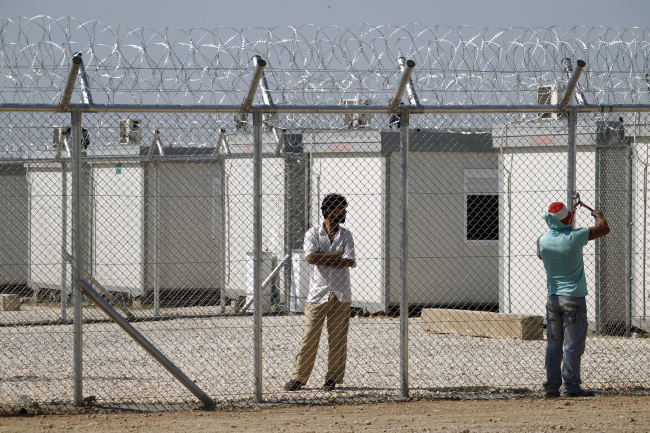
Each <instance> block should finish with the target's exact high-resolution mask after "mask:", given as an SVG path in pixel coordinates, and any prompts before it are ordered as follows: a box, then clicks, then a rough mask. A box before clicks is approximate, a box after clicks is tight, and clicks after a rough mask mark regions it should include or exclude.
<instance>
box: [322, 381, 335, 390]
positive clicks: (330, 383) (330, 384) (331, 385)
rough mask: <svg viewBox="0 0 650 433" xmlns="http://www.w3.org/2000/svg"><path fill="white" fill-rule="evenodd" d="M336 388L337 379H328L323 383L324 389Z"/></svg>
mask: <svg viewBox="0 0 650 433" xmlns="http://www.w3.org/2000/svg"><path fill="white" fill-rule="evenodd" d="M334 388H336V381H334V380H331V379H328V380H326V381H325V384H324V385H323V388H321V389H322V390H323V391H334Z"/></svg>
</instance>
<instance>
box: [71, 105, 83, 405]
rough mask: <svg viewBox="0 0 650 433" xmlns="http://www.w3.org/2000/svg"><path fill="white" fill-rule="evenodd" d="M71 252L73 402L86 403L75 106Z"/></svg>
mask: <svg viewBox="0 0 650 433" xmlns="http://www.w3.org/2000/svg"><path fill="white" fill-rule="evenodd" d="M72 132H73V137H74V144H73V147H72V255H73V257H74V262H73V266H72V275H73V278H74V281H75V284H74V287H72V305H73V351H74V352H73V363H74V367H73V369H74V405H75V406H82V405H83V391H82V390H83V383H82V377H83V375H82V361H83V360H82V350H81V349H82V347H81V345H82V335H81V333H82V326H81V325H82V319H83V317H82V314H83V312H82V302H83V299H82V298H83V296H82V294H81V290H80V289H79V286H78V285H77V283H78V282H79V270H80V269H81V264H82V260H81V242H82V241H81V238H80V234H81V227H80V226H81V141H82V140H81V112H80V110H79V108H75V110H74V111H73V112H72Z"/></svg>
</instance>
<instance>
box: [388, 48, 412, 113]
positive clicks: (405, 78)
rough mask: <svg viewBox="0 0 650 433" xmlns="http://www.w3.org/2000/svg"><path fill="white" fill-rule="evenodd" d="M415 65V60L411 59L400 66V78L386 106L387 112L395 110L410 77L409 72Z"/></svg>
mask: <svg viewBox="0 0 650 433" xmlns="http://www.w3.org/2000/svg"><path fill="white" fill-rule="evenodd" d="M414 67H415V62H414V61H413V60H407V61H406V67H404V68H402V78H400V80H399V84H398V85H397V89H395V95H393V99H392V101H391V102H390V107H389V108H388V112H389V113H394V112H396V111H397V107H398V106H399V103H400V101H401V100H402V95H403V94H404V89H406V86H407V85H408V82H409V79H410V78H411V73H412V72H413V68H414Z"/></svg>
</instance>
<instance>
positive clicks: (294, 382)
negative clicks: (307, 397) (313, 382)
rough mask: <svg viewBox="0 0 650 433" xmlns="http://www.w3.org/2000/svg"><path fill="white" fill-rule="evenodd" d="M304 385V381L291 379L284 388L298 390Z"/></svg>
mask: <svg viewBox="0 0 650 433" xmlns="http://www.w3.org/2000/svg"><path fill="white" fill-rule="evenodd" d="M303 386H304V383H302V382H300V381H298V380H290V381H289V382H287V383H285V384H284V390H285V391H298V390H299V389H302V387H303Z"/></svg>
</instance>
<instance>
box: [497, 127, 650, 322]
mask: <svg viewBox="0 0 650 433" xmlns="http://www.w3.org/2000/svg"><path fill="white" fill-rule="evenodd" d="M493 143H494V146H495V148H499V147H500V148H501V151H502V155H503V158H502V159H501V161H500V164H499V191H500V209H502V210H503V211H502V212H501V214H500V233H502V234H503V236H501V238H500V240H499V248H500V251H501V254H500V262H499V305H500V310H501V312H505V313H516V314H533V315H545V306H546V296H547V290H546V273H545V270H544V267H543V264H542V262H541V261H540V260H539V258H538V257H537V254H536V241H537V239H538V238H539V236H541V235H542V234H543V233H545V232H547V231H548V228H547V226H546V223H545V221H544V215H545V214H546V211H547V209H548V206H549V204H550V203H552V202H555V201H560V202H566V199H567V192H566V190H567V146H568V135H567V126H566V120H565V119H563V120H559V121H551V120H538V121H535V122H530V123H527V124H510V125H504V126H503V127H500V128H495V129H494V130H493ZM576 144H577V173H576V188H577V190H578V192H579V193H580V196H581V200H582V201H583V202H584V203H586V204H588V205H590V206H592V207H596V208H598V209H600V210H603V211H604V212H605V215H606V217H607V218H608V221H609V224H610V227H611V229H612V232H611V233H610V235H608V236H606V237H605V238H602V239H601V240H597V241H596V242H589V243H588V244H587V246H585V248H584V263H585V277H586V279H587V288H588V291H589V296H588V297H587V310H588V319H589V322H590V326H592V328H593V329H595V330H596V331H597V332H598V333H603V334H612V333H613V334H615V333H620V332H621V329H625V327H626V321H627V323H628V326H629V324H630V321H631V318H632V316H636V315H637V313H635V312H634V311H635V309H636V308H637V307H636V303H638V301H639V300H642V296H641V297H639V296H635V291H637V290H638V289H637V288H635V284H634V283H633V282H631V280H630V277H631V267H632V255H631V252H632V240H631V237H630V236H631V234H632V233H631V228H632V226H633V225H635V224H634V215H633V211H632V209H633V201H637V200H638V197H633V193H632V172H633V168H632V167H631V164H630V157H631V146H630V139H629V138H627V137H625V133H624V130H623V125H622V123H620V122H597V121H591V122H588V121H585V122H578V123H577V125H576ZM634 208H636V207H634ZM575 221H576V223H575V226H576V227H587V226H589V225H592V223H593V218H592V217H591V215H590V214H589V212H588V211H585V210H578V211H577V212H576V217H575ZM635 248H639V246H638V244H637V247H635ZM626 299H627V301H626ZM635 326H636V325H635Z"/></svg>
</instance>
